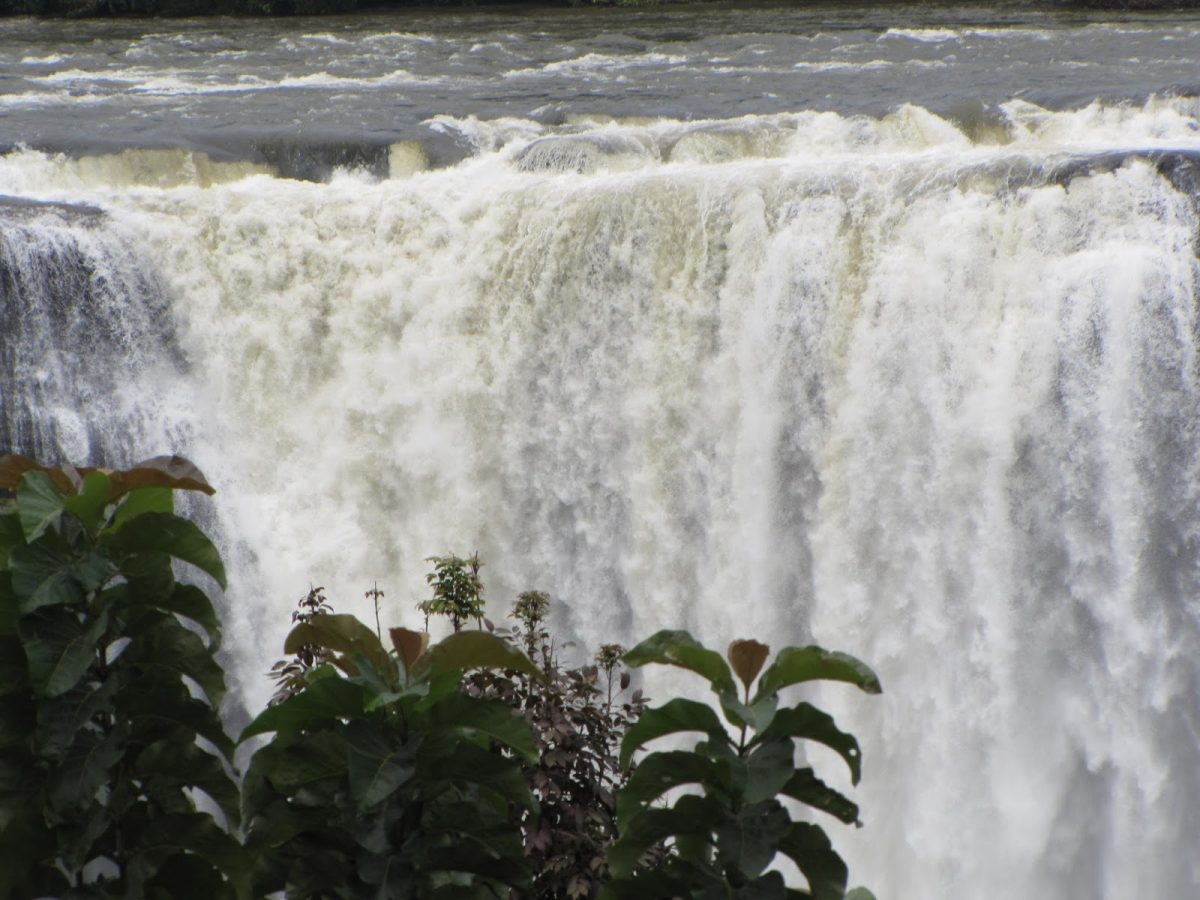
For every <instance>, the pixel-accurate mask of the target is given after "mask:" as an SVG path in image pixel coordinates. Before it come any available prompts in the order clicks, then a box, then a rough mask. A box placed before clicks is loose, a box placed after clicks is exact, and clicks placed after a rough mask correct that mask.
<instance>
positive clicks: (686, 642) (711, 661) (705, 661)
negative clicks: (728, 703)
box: [622, 631, 737, 696]
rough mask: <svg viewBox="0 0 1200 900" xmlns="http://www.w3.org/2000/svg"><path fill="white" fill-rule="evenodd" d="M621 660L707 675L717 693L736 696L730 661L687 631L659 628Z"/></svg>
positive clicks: (626, 662) (627, 662)
mask: <svg viewBox="0 0 1200 900" xmlns="http://www.w3.org/2000/svg"><path fill="white" fill-rule="evenodd" d="M622 659H623V660H624V661H625V664H626V665H627V666H644V665H646V664H648V663H661V664H663V665H668V666H678V667H680V668H681V669H688V670H689V671H692V672H695V673H697V674H699V675H702V676H703V677H704V678H706V679H707V680H708V683H709V684H710V685H711V686H712V689H713V690H714V691H715V692H716V693H718V694H720V693H722V692H726V691H727V692H729V693H730V694H732V695H734V696H736V695H737V686H736V685H735V684H734V682H733V673H732V672H730V670H729V664H728V663H726V662H725V660H724V659H722V658H721V654H720V653H717V652H716V651H715V650H709V649H708V648H706V647H704V646H703V645H702V644H700V643H698V642H697V641H696V639H695V638H693V637H692V636H691V635H690V634H688V633H687V632H686V631H660V632H658V633H657V634H654V635H652V636H650V637H648V638H647V639H646V640H644V641H642V642H641V643H640V644H638V645H637V646H636V647H634V648H633V649H632V650H630V651H629V652H628V653H626V654H625V656H624V657H622Z"/></svg>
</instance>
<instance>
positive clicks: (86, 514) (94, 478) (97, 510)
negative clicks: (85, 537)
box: [63, 471, 112, 534]
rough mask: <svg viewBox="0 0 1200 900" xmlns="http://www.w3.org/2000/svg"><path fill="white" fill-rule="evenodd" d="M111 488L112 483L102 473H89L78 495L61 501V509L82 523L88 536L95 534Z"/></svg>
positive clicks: (69, 496)
mask: <svg viewBox="0 0 1200 900" xmlns="http://www.w3.org/2000/svg"><path fill="white" fill-rule="evenodd" d="M111 486H112V482H111V481H110V480H109V477H108V476H107V475H105V474H104V473H103V472H100V471H95V472H91V473H90V474H88V475H87V476H86V477H85V478H84V479H83V487H82V488H81V489H80V491H79V493H78V494H74V495H68V496H66V497H65V498H64V499H63V507H64V508H65V509H66V510H67V512H69V513H70V514H71V515H73V516H74V517H75V518H77V519H78V520H79V521H80V522H82V523H83V527H84V528H86V529H87V530H88V533H89V534H95V533H96V530H97V529H98V528H99V527H100V520H101V519H102V518H103V517H104V509H105V507H106V506H107V505H108V491H109V488H110V487H111Z"/></svg>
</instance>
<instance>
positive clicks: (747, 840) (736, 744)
mask: <svg viewBox="0 0 1200 900" xmlns="http://www.w3.org/2000/svg"><path fill="white" fill-rule="evenodd" d="M768 653H769V649H768V648H767V647H766V646H765V645H763V644H760V643H758V642H757V641H734V642H733V643H732V644H731V645H730V646H729V652H728V657H729V663H730V664H732V666H733V672H731V671H730V665H729V664H727V663H726V661H725V660H724V659H722V658H721V656H720V654H718V653H716V652H715V651H713V650H709V649H706V648H705V647H703V646H701V645H700V644H699V643H697V642H696V641H695V640H694V639H693V638H692V637H691V635H689V634H688V633H687V632H685V631H660V632H659V633H658V634H656V635H654V636H653V637H651V638H649V639H648V640H646V641H643V642H642V643H641V644H639V645H638V646H636V647H634V648H633V649H632V650H631V651H629V653H627V654H625V662H626V663H628V664H629V665H632V666H641V665H646V664H647V663H662V664H666V665H672V666H679V667H681V668H684V669H688V670H690V671H692V672H695V673H697V674H699V675H701V676H702V677H703V678H705V679H706V680H707V681H708V683H709V687H710V688H711V689H712V691H713V692H714V693H715V694H716V696H717V701H718V706H719V707H720V710H721V712H722V713H723V714H724V717H725V720H726V722H728V723H729V724H730V725H732V726H733V728H734V730H735V732H734V734H732V735H731V734H730V731H729V729H728V728H727V727H726V725H725V724H724V723H722V722H721V720H720V719H719V718H718V716H717V714H716V712H714V711H713V709H712V708H711V707H709V706H707V705H705V704H703V703H698V702H696V701H694V700H688V699H684V698H677V699H674V700H671V701H669V702H667V703H665V704H664V705H662V706H659V707H656V708H653V709H649V710H647V711H646V712H645V713H644V714H643V715H642V717H641V719H640V720H639V721H638V722H637V723H636V724H635V725H633V726H632V727H631V728H630V729H629V731H628V733H627V734H626V735H625V739H624V741H623V742H622V746H621V763H622V765H628V764H629V763H630V761H631V759H632V757H633V754H634V753H635V752H636V751H638V750H640V749H642V748H643V747H645V745H646V744H647V743H649V742H650V741H653V740H655V739H656V738H660V737H664V736H666V735H671V734H678V733H683V732H696V731H698V732H700V733H702V734H703V735H704V740H701V741H700V742H699V743H697V744H696V745H695V746H694V747H693V748H692V749H691V750H670V751H659V752H654V753H650V754H649V755H647V756H646V757H645V758H643V759H642V760H641V762H640V763H639V765H638V767H637V769H636V770H635V771H634V772H633V774H632V776H631V777H630V779H629V782H628V784H626V785H625V787H624V788H623V789H622V790H621V791H620V793H619V795H618V798H617V821H618V823H619V826H620V832H621V836H620V839H619V840H618V841H617V843H616V844H614V845H613V847H612V849H611V851H610V852H609V858H608V859H609V866H610V867H611V870H612V873H613V880H612V881H611V882H610V883H609V885H607V886H606V888H605V891H604V893H603V894H602V896H603V897H605V898H612V900H618V898H619V900H638V898H646V900H663V898H670V897H681V898H705V900H707V898H714V900H715V898H741V900H751V898H753V900H768V898H771V900H774V898H779V900H783V898H787V897H813V898H816V900H842V898H843V897H845V896H846V880H847V872H846V866H845V863H844V862H843V861H842V859H841V857H840V856H838V854H837V853H836V852H835V851H834V849H833V847H832V846H831V845H830V842H829V838H828V837H827V836H826V834H825V832H824V830H823V829H822V828H821V827H820V826H819V825H816V824H814V823H811V822H807V821H793V819H792V817H791V814H790V812H789V810H788V807H787V806H785V805H784V803H783V802H781V799H780V798H781V797H783V798H791V799H792V800H795V801H799V802H800V803H802V804H806V805H807V806H809V807H811V808H812V809H815V810H819V811H820V812H823V813H827V814H829V815H832V816H834V817H835V818H837V819H840V820H841V821H843V822H846V823H850V824H858V807H857V806H855V804H854V803H853V802H851V801H850V800H849V799H848V798H846V797H845V796H843V795H842V794H840V793H838V792H837V791H835V790H833V789H832V788H830V787H829V786H827V785H826V784H825V783H824V782H822V781H821V780H820V779H818V778H817V777H816V775H815V774H814V772H813V770H812V769H811V768H807V767H805V768H797V767H796V765H795V753H796V749H797V748H796V744H797V742H798V741H800V740H812V741H816V742H818V743H821V744H824V745H825V746H827V747H829V748H831V749H832V750H834V751H835V752H836V753H838V754H839V755H840V756H841V757H842V759H844V760H845V762H846V765H847V766H848V767H849V769H850V777H851V780H852V781H853V782H854V783H855V784H857V783H858V779H859V776H860V774H861V768H860V767H861V754H860V752H859V747H858V742H857V741H856V740H855V739H854V738H853V737H852V736H851V735H849V734H846V733H845V732H843V731H840V730H839V729H838V728H837V726H836V725H835V724H834V722H833V719H831V718H830V717H829V716H828V715H827V714H826V713H824V712H822V711H821V710H819V709H817V708H816V707H814V706H812V705H810V704H808V703H798V704H795V705H794V706H780V703H779V692H780V691H781V690H782V689H783V688H785V687H788V686H789V685H793V684H798V683H801V682H805V681H811V680H814V679H823V680H832V681H844V682H849V683H850V684H853V685H856V686H857V687H859V688H861V689H862V690H864V691H866V692H868V693H879V691H880V686H879V679H878V678H876V677H875V674H874V673H873V672H871V670H870V669H868V668H867V667H866V666H865V665H863V664H862V663H861V662H859V661H858V660H856V659H854V658H853V657H850V656H847V655H845V654H841V653H830V652H827V651H825V650H822V649H821V648H820V647H787V648H785V649H784V650H782V651H780V653H779V654H778V655H777V657H776V659H775V662H774V663H773V664H772V665H771V666H770V667H769V668H767V670H766V671H765V672H763V674H762V677H761V679H759V681H758V690H757V691H756V692H755V693H754V695H753V697H751V695H750V685H751V684H752V683H753V682H754V680H755V678H756V677H757V676H758V675H759V672H760V671H762V667H763V664H764V663H765V662H766V659H767V656H768ZM734 672H736V673H737V676H738V678H739V679H740V680H741V682H742V685H743V691H742V696H741V698H739V696H738V690H737V687H736V685H735V684H734V680H733V673H734ZM690 786H697V787H698V788H699V789H700V793H699V794H696V793H685V794H683V795H682V796H677V797H676V799H675V800H674V801H673V802H672V803H670V805H666V806H663V805H657V801H660V800H661V799H662V798H663V797H664V795H667V794H668V793H674V794H677V793H678V792H677V791H676V789H678V788H684V787H690ZM664 842H668V843H669V845H670V847H671V852H670V853H669V854H668V855H667V856H666V857H665V858H662V857H661V854H660V855H659V857H658V858H657V859H656V860H655V864H654V865H653V866H639V862H640V861H641V860H642V859H643V858H644V857H645V855H646V854H647V853H649V852H651V851H652V850H653V849H654V848H656V847H661V846H662V845H663V843H664ZM780 853H782V854H783V855H784V856H786V857H788V858H790V859H791V860H792V861H793V862H794V863H795V864H796V866H797V867H798V868H799V869H800V871H801V872H802V873H803V874H804V877H805V878H806V879H807V880H808V884H809V890H808V892H803V891H799V890H796V889H790V888H788V887H786V885H785V883H784V879H783V876H782V875H781V874H780V873H779V872H777V871H768V867H769V866H770V865H771V864H772V862H773V861H774V860H775V857H776V855H777V854H780ZM851 893H852V895H854V896H856V897H857V898H859V900H863V898H866V897H869V896H870V894H869V893H868V892H866V891H865V890H863V889H857V890H856V891H854V892H851Z"/></svg>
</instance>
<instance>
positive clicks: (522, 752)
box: [427, 693, 539, 765]
mask: <svg viewBox="0 0 1200 900" xmlns="http://www.w3.org/2000/svg"><path fill="white" fill-rule="evenodd" d="M427 715H428V723H429V727H430V728H466V729H471V730H472V731H476V732H478V733H480V734H484V735H486V736H487V737H489V738H491V739H493V740H496V741H499V742H500V743H502V744H504V745H506V746H507V747H509V748H510V749H511V750H513V751H514V752H516V753H517V754H518V755H519V756H520V757H521V758H522V759H524V760H525V761H526V762H527V763H530V764H531V765H532V764H533V763H536V762H537V761H538V755H539V754H538V749H537V745H536V744H535V743H534V740H533V733H532V732H531V731H530V730H529V724H528V723H527V722H526V721H525V719H524V717H522V716H521V715H520V714H519V713H517V711H516V710H514V709H513V707H511V706H510V705H508V704H507V703H504V702H502V701H500V700H483V699H480V698H478V697H469V696H467V695H466V694H462V693H453V694H449V695H447V696H446V697H444V698H442V699H440V700H438V701H437V702H436V703H434V704H433V705H431V706H429V707H428V709H427Z"/></svg>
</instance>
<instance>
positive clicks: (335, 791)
mask: <svg viewBox="0 0 1200 900" xmlns="http://www.w3.org/2000/svg"><path fill="white" fill-rule="evenodd" d="M390 634H391V637H392V644H393V647H394V648H395V650H394V652H389V651H388V650H387V649H385V648H384V646H383V645H382V643H381V642H380V641H379V639H378V637H377V636H376V635H375V634H374V633H373V632H372V631H371V630H370V629H369V628H367V627H366V626H365V625H363V624H362V623H360V622H359V621H358V620H357V619H355V618H354V617H352V616H344V615H334V614H329V613H319V614H316V615H312V616H310V617H309V618H308V620H307V621H303V622H301V623H300V624H298V625H297V626H296V627H295V628H294V629H293V630H292V632H291V634H290V635H289V637H288V640H287V643H286V644H285V645H284V651H285V652H288V653H294V652H297V651H298V650H299V649H300V648H303V647H318V648H322V649H323V650H324V651H327V652H328V654H329V662H327V663H325V664H323V665H319V666H317V667H315V668H312V669H310V670H308V671H306V672H305V673H304V675H303V678H304V681H305V684H304V685H303V687H302V688H301V689H300V690H298V691H297V692H295V693H293V694H292V695H291V696H289V697H288V698H287V699H285V700H283V701H282V702H280V703H278V704H277V705H275V706H272V707H270V708H269V709H267V710H266V711H265V712H263V713H262V714H261V715H260V716H258V718H256V719H255V720H254V721H253V722H251V723H250V725H249V726H248V727H247V728H246V730H245V732H244V733H243V735H242V740H246V739H247V738H249V737H252V736H254V735H258V734H265V733H272V732H273V733H274V737H273V739H272V740H271V742H270V743H268V744H267V745H266V746H264V747H262V748H260V749H259V750H258V751H257V752H256V753H255V755H254V758H253V760H252V761H251V764H250V767H249V771H248V772H247V775H246V781H245V784H244V793H243V804H244V815H245V819H246V822H247V826H248V831H247V841H248V845H249V847H250V849H251V850H252V852H253V854H254V856H255V858H256V860H257V869H256V873H255V887H256V890H257V891H259V892H260V893H268V892H272V891H279V890H284V891H286V892H287V896H288V897H289V898H291V900H295V898H310V897H311V898H316V897H322V898H325V897H329V898H334V897H336V898H367V897H370V898H373V900H380V898H413V900H416V898H421V900H425V898H430V900H434V898H441V897H445V898H452V897H453V898H460V897H461V898H472V897H480V898H482V897H491V898H494V897H503V896H506V895H507V891H508V889H509V888H517V889H526V888H527V887H528V885H529V879H530V872H529V866H528V863H527V862H526V860H525V858H524V855H523V853H522V843H521V832H520V830H519V828H518V827H517V826H516V825H515V824H513V822H512V818H513V816H512V812H511V810H512V809H513V808H514V807H515V808H520V809H524V810H526V811H528V812H529V813H530V814H536V810H537V805H536V802H535V801H534V799H533V797H532V796H531V795H530V792H529V789H528V787H527V786H526V784H525V781H524V779H523V778H522V776H521V770H520V768H519V767H518V764H517V762H516V760H517V759H521V760H525V761H527V762H532V761H533V760H535V759H536V758H537V752H536V749H535V747H534V743H533V740H532V737H531V736H530V733H529V729H528V727H527V726H526V724H525V722H524V720H522V719H521V718H520V717H518V716H515V715H514V714H513V712H512V710H511V708H509V707H508V706H506V705H504V704H503V703H501V702H499V701H497V700H492V699H483V698H479V697H470V696H467V695H466V694H464V693H463V692H462V691H461V690H460V689H459V685H460V682H461V680H462V673H463V671H464V670H466V669H469V668H476V667H490V666H496V667H503V668H506V669H509V670H512V671H516V672H523V673H525V674H527V675H529V676H531V677H535V678H536V677H540V673H539V672H538V670H537V668H536V667H535V666H534V665H533V663H531V662H530V661H529V659H528V658H527V657H526V656H525V655H524V654H522V653H521V652H520V651H518V650H516V649H514V648H512V647H510V646H509V645H508V644H506V643H505V642H503V641H501V640H500V639H499V638H496V637H494V636H492V635H489V634H483V633H479V632H463V633H458V634H453V635H451V636H450V637H448V638H446V639H445V640H444V641H442V642H441V643H440V644H437V645H436V646H434V647H431V648H429V649H428V650H426V649H425V643H426V640H425V638H424V637H423V636H421V635H418V634H416V633H414V632H409V631H406V630H404V629H393V630H392V631H391V632H390ZM495 746H500V747H503V748H505V753H503V754H502V753H498V752H495V750H494V749H493V748H494V747H495Z"/></svg>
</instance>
